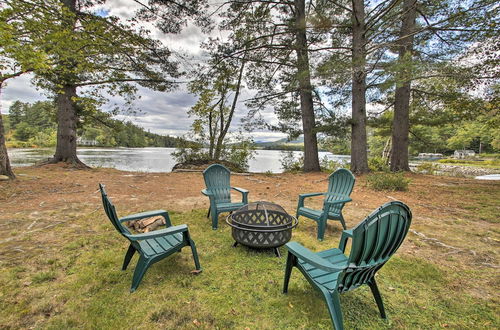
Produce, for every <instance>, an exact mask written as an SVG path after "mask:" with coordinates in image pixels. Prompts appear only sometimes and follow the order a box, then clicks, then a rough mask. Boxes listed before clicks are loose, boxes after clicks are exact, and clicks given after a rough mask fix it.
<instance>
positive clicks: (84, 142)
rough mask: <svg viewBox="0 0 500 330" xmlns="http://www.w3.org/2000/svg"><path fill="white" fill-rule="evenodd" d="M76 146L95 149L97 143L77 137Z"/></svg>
mask: <svg viewBox="0 0 500 330" xmlns="http://www.w3.org/2000/svg"><path fill="white" fill-rule="evenodd" d="M76 144H77V145H79V146H92V147H95V146H97V145H98V144H99V143H98V142H97V141H96V140H87V139H83V138H81V137H78V138H77V139H76Z"/></svg>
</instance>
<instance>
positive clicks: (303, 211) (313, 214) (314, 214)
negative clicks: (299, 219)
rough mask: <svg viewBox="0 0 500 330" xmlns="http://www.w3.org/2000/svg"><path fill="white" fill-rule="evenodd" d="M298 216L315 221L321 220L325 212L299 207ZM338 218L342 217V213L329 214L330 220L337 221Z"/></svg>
mask: <svg viewBox="0 0 500 330" xmlns="http://www.w3.org/2000/svg"><path fill="white" fill-rule="evenodd" d="M298 214H299V215H302V216H304V217H307V218H310V219H313V220H319V218H321V215H322V214H323V210H314V209H310V208H308V207H299V210H298ZM338 217H340V213H335V212H329V213H328V218H329V219H336V218H338Z"/></svg>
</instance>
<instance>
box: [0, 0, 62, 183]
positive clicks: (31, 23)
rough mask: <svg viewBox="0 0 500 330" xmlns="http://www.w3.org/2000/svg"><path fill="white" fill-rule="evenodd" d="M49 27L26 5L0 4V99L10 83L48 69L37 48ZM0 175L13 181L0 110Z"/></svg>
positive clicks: (47, 61) (5, 0) (5, 1)
mask: <svg viewBox="0 0 500 330" xmlns="http://www.w3.org/2000/svg"><path fill="white" fill-rule="evenodd" d="M20 17H22V19H19V18H20ZM51 24H53V22H52V20H51V19H50V17H47V16H46V15H44V14H43V13H39V12H36V11H33V8H32V7H31V4H30V3H29V2H27V1H8V0H2V1H1V2H0V96H1V92H2V89H3V88H4V87H5V85H6V83H7V81H9V80H10V79H13V78H16V77H19V76H21V75H23V74H25V73H27V72H31V71H34V70H38V71H39V72H42V71H43V70H44V69H46V68H47V67H48V65H49V64H50V61H51V59H50V58H49V57H48V56H47V54H46V53H45V52H44V50H43V49H42V47H41V46H42V44H43V40H42V39H43V34H44V31H45V29H46V28H47V26H50V25H51ZM0 175H7V176H8V177H10V178H12V179H13V178H15V175H14V172H13V171H12V168H11V166H10V161H9V155H8V153H7V147H6V146H5V131H4V126H3V120H2V113H1V109H0Z"/></svg>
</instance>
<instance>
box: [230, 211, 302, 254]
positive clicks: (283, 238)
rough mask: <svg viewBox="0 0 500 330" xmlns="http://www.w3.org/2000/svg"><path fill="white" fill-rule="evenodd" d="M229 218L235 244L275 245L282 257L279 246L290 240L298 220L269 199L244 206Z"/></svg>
mask: <svg viewBox="0 0 500 330" xmlns="http://www.w3.org/2000/svg"><path fill="white" fill-rule="evenodd" d="M226 222H227V224H228V225H230V226H231V227H232V235H233V238H234V240H235V241H236V242H235V243H234V246H236V245H238V243H240V244H243V245H246V246H250V247H253V248H273V249H274V252H275V253H276V256H278V257H279V256H280V252H279V250H278V247H280V246H282V245H284V244H286V243H287V242H288V241H289V240H290V238H291V237H292V229H293V228H295V227H296V226H297V224H298V220H297V219H296V218H295V217H293V216H291V215H290V214H288V213H287V212H286V211H285V210H284V209H283V208H282V207H281V206H279V205H277V204H273V203H269V202H254V203H249V204H247V205H245V206H242V207H241V208H239V209H238V210H236V211H234V212H233V213H231V214H230V215H229V216H228V217H227V218H226Z"/></svg>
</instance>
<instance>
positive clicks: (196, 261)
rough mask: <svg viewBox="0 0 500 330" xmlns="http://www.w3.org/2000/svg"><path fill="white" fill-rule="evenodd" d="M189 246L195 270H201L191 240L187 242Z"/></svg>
mask: <svg viewBox="0 0 500 330" xmlns="http://www.w3.org/2000/svg"><path fill="white" fill-rule="evenodd" d="M189 246H191V252H192V253H193V259H194V266H195V267H196V270H201V266H200V260H199V259H198V252H197V251H196V244H194V241H193V240H192V239H190V240H189Z"/></svg>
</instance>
